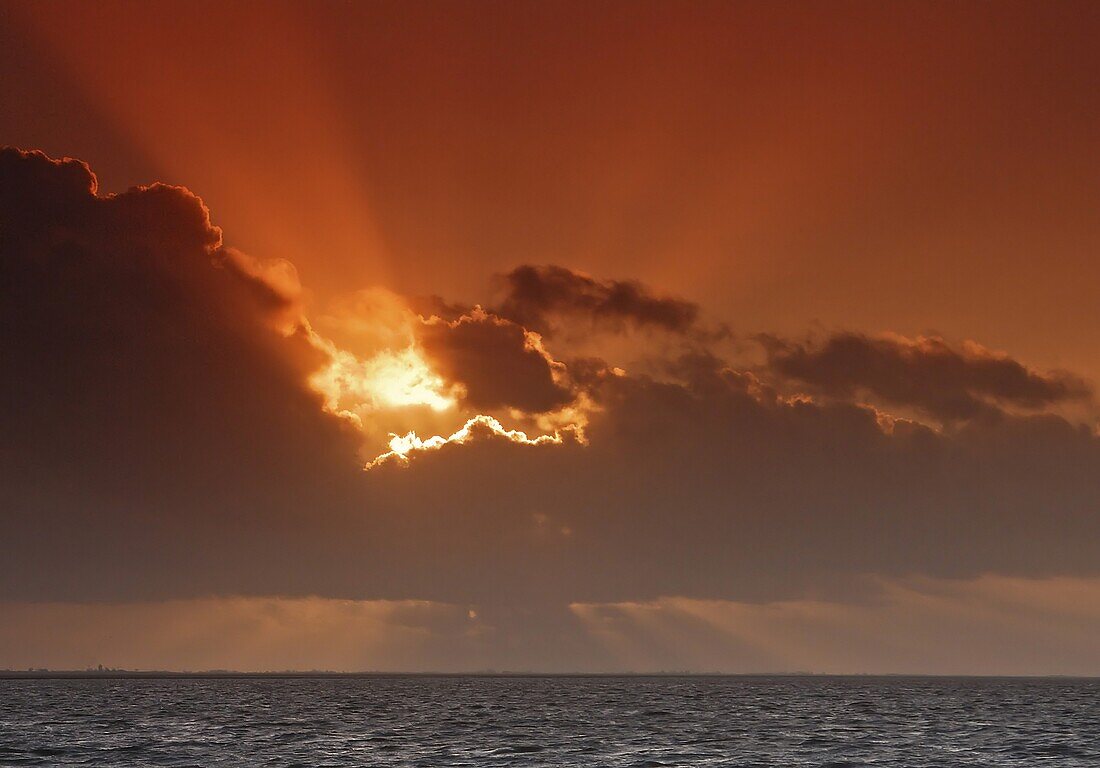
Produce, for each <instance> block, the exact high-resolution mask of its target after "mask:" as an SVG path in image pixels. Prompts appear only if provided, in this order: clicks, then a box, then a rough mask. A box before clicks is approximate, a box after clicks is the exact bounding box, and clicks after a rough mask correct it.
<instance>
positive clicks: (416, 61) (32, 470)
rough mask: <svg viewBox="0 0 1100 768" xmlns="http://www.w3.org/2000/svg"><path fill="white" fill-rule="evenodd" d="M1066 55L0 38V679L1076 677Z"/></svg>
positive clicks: (832, 21)
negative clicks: (304, 671)
mask: <svg viewBox="0 0 1100 768" xmlns="http://www.w3.org/2000/svg"><path fill="white" fill-rule="evenodd" d="M1098 38H1100V6H1098V5H1097V4H1095V3H1076V2H1060V3H1014V2H1002V3H997V4H981V3H967V4H964V3H947V2H942V3H940V2H921V3H917V2H911V3H892V4H881V3H847V2H844V3H840V2H838V3H830V4H822V3H816V2H806V3H802V2H783V3H748V2H744V3H730V2H723V3H709V2H691V3H686V2H683V3H681V2H676V3H673V2H663V3H649V2H600V3H571V2H566V3H550V4H547V3H534V2H484V3H450V2H447V3H444V2H439V3H386V2H376V3H362V4H350V3H349V4H336V3H329V4H313V3H288V2H276V3H233V4H229V5H228V7H226V5H225V4H222V3H213V2H197V3H186V4H184V3H172V4H168V3H165V4H159V3H158V4H153V5H149V4H146V3H138V2H106V3H95V4H79V5H78V4H70V3H54V2H38V3H21V2H9V3H2V0H0V78H2V79H0V85H2V86H3V92H2V94H0V95H2V96H3V100H4V101H3V108H2V109H0V145H7V146H9V147H16V148H19V149H10V148H9V149H3V150H0V269H2V270H3V271H2V272H0V275H2V276H3V278H4V279H3V280H2V281H0V286H2V287H0V291H3V293H2V295H0V298H2V299H3V301H2V302H0V326H2V327H3V328H4V329H5V334H6V339H7V341H6V346H5V354H4V355H3V356H0V403H2V404H3V405H2V406H0V408H3V412H2V413H0V415H2V416H3V419H4V423H5V425H6V427H5V429H4V430H3V431H2V433H0V484H2V486H0V487H3V488H4V490H5V492H6V494H7V495H8V496H9V497H10V503H9V504H5V505H4V506H3V508H2V509H0V528H2V530H3V531H4V533H5V536H6V537H8V538H10V540H11V541H13V542H15V545H14V546H11V547H10V548H9V550H10V551H9V556H8V557H5V558H3V559H0V668H2V667H4V666H5V665H11V664H15V665H18V666H20V667H22V666H43V665H44V666H49V665H82V664H84V663H89V664H91V663H95V662H102V663H108V664H110V665H116V666H127V665H135V666H141V665H144V666H176V667H179V666H184V665H192V666H199V667H201V666H204V665H209V666H233V667H238V668H255V669H259V668H265V665H266V666H279V665H287V666H313V667H319V666H326V665H327V666H330V667H332V668H339V669H364V668H372V669H454V670H464V669H474V668H484V667H498V668H503V667H505V666H508V665H511V667H512V668H525V669H553V670H556V671H562V670H569V669H586V670H600V669H602V670H608V669H616V670H619V669H639V670H646V669H666V668H677V669H683V668H689V669H715V668H720V669H724V670H730V671H754V670H756V671H759V670H761V669H767V670H770V671H776V670H794V669H807V668H813V669H817V670H821V671H843V672H858V671H883V672H890V671H922V672H950V673H959V672H967V671H972V672H981V673H998V672H1009V673H1012V672H1019V673H1029V674H1030V673H1044V672H1045V673H1055V672H1056V673H1063V672H1072V673H1081V672H1087V673H1093V674H1095V673H1097V672H1098V671H1100V667H1098V666H1097V665H1098V664H1100V657H1097V655H1096V652H1095V644H1094V643H1090V642H1089V640H1090V639H1091V637H1092V636H1093V635H1094V634H1095V628H1096V623H1097V616H1098V614H1097V611H1096V609H1095V603H1096V595H1097V592H1098V589H1100V587H1098V584H1100V581H1098V580H1100V550H1098V546H1100V517H1098V516H1097V515H1096V510H1097V509H1098V508H1100V419H1098V416H1100V408H1098V399H1097V396H1096V384H1097V382H1100V354H1098V352H1097V350H1098V349H1100V315H1098V314H1097V312H1096V310H1095V306H1096V300H1097V298H1100V290H1098V286H1100V260H1098V259H1096V258H1095V254H1097V253H1098V252H1100V217H1098V216H1097V215H1096V203H1097V201H1098V200H1100V146H1098V140H1100V139H1098V137H1100V124H1098V123H1100V98H1098V97H1097V93H1100V82H1098V81H1100V52H1098V51H1100V48H1098V47H1097V46H1096V40H1097V39H1098ZM20 150H26V151H20ZM30 150H42V151H44V152H45V153H46V154H41V153H35V152H31V151H30ZM66 157H69V158H76V159H77V160H79V161H83V162H86V163H87V165H83V164H81V163H80V162H77V161H76V160H72V161H64V162H63V161H61V160H60V158H66ZM93 174H95V175H94V176H93ZM95 179H98V194H97V190H96V189H95ZM155 182H161V183H163V184H167V185H178V186H158V185H156V184H155ZM200 198H201V200H200ZM5 619H6V620H5ZM899 626H901V627H902V628H903V630H904V631H901V630H899V629H898V627H899ZM58 627H72V628H73V634H72V636H71V637H68V636H67V637H65V638H64V641H61V640H57V639H56V638H57V636H58V635H59V634H60V633H59V631H58ZM906 627H908V628H909V629H905V628H906ZM105 628H106V629H105ZM910 630H912V631H910ZM917 630H920V631H917ZM925 630H926V631H925ZM265 633H266V634H265ZM792 633H793V635H792ZM120 636H126V637H127V638H128V639H127V641H126V642H122V641H121V640H119V639H118V638H119V637H120ZM245 637H247V638H250V642H247V643H242V638H245ZM792 637H795V638H796V639H791V638H792ZM44 639H49V640H50V641H49V642H44ZM406 641H407V642H406ZM303 647H305V648H306V651H304V652H302V651H301V649H302V648H303ZM990 648H992V649H993V650H990ZM310 649H313V650H312V651H311V650H310ZM853 649H854V650H853ZM303 653H304V655H303ZM43 654H45V655H46V658H43ZM85 659H86V660H87V661H86V662H85V661H84V660H85Z"/></svg>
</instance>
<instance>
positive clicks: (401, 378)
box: [310, 331, 457, 426]
mask: <svg viewBox="0 0 1100 768" xmlns="http://www.w3.org/2000/svg"><path fill="white" fill-rule="evenodd" d="M310 334H311V336H310V338H311V340H312V341H313V343H314V344H315V345H316V346H317V347H318V348H320V349H322V350H323V351H325V352H326V353H327V354H328V356H329V364H328V365H327V366H325V367H324V368H323V369H322V370H321V371H319V372H318V373H316V374H314V375H313V376H312V377H311V378H310V385H311V386H312V387H313V388H314V389H315V390H316V391H317V392H319V393H321V394H322V395H324V396H325V410H327V411H329V412H331V413H335V414H337V415H339V416H341V417H343V418H346V419H348V420H350V421H352V422H353V423H355V424H357V425H359V426H362V423H363V418H364V417H365V416H366V415H367V414H368V413H371V412H373V411H376V410H379V409H381V408H404V407H409V406H427V407H428V408H431V409H432V410H433V411H446V410H448V409H450V408H454V407H455V404H456V401H455V395H456V394H457V391H456V387H454V386H450V387H448V385H447V384H446V382H444V381H443V379H442V377H440V376H439V375H438V374H437V373H435V372H434V371H433V370H432V369H431V367H430V366H429V365H428V363H427V362H426V361H425V360H424V357H423V356H422V355H421V353H420V350H419V348H418V347H417V346H416V345H415V344H410V345H409V346H407V347H405V348H404V349H399V350H391V349H384V350H382V351H380V352H378V353H376V354H375V355H373V356H371V357H368V358H365V359H364V358H360V357H357V356H356V355H354V354H353V353H351V352H348V351H347V350H343V349H340V348H338V347H337V346H336V345H335V344H333V343H332V342H331V341H329V340H328V339H325V338H323V337H321V336H319V335H317V334H316V333H314V332H312V331H310Z"/></svg>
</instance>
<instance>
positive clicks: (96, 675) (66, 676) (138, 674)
mask: <svg viewBox="0 0 1100 768" xmlns="http://www.w3.org/2000/svg"><path fill="white" fill-rule="evenodd" d="M407 677H411V678H433V677H436V678H562V679H569V678H745V679H761V678H808V679H815V680H829V679H834V680H874V679H883V680H894V679H911V680H921V679H926V680H1100V676H1097V675H935V674H912V673H905V672H899V673H873V674H860V673H851V674H817V673H813V672H490V671H485V672H231V671H220V670H216V671H207V672H173V671H169V670H160V671H138V670H103V671H102V672H100V671H98V670H31V671H20V670H10V669H5V670H0V680H173V679H182V680H233V679H245V680H247V679H260V680H263V679H272V680H302V679H321V680H324V679H341V678H349V679H370V678H377V679H392V678H407Z"/></svg>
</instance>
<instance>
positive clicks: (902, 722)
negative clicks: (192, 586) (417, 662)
mask: <svg viewBox="0 0 1100 768" xmlns="http://www.w3.org/2000/svg"><path fill="white" fill-rule="evenodd" d="M1098 694H1100V680H1096V679H1089V680H1084V679H1022V678H1016V679H993V678H958V679H952V678H903V677H891V678H875V677H426V676H413V677H400V676H386V677H340V678H294V679H272V678H266V679H264V678H249V679H194V678H192V679H139V680H135V679H79V680H4V681H0V764H2V765H13V766H14V765H94V766H144V765H175V766H204V767H207V766H242V765H248V766H252V765H256V766H346V765H363V766H396V765H403V766H473V765H478V766H481V765H498V766H513V765H515V766H665V765H668V766H672V765H690V766H701V765H706V766H711V765H714V766H719V765H720V766H746V767H748V766H784V767H787V766H821V767H825V766H831V767H832V768H840V767H841V766H896V767H898V768H903V767H904V768H917V767H919V766H943V767H944V768H948V767H950V768H954V767H955V766H1035V765H1050V766H1082V767H1083V766H1095V765H1097V764H1100V741H1098V740H1097V738H1096V734H1097V733H1100V697H1098Z"/></svg>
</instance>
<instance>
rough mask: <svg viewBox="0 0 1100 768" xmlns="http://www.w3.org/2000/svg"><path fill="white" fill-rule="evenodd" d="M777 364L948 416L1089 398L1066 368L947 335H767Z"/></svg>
mask: <svg viewBox="0 0 1100 768" xmlns="http://www.w3.org/2000/svg"><path fill="white" fill-rule="evenodd" d="M763 342H764V345H765V348H766V349H767V351H768V361H769V365H770V367H771V369H772V370H773V371H774V372H776V373H778V374H780V375H781V376H784V377H788V378H791V379H795V380H797V381H799V382H802V383H804V384H807V385H809V386H811V387H812V388H813V389H815V390H817V391H820V392H822V393H825V394H828V395H832V396H837V397H843V398H851V397H854V396H860V395H863V394H865V393H869V394H871V395H873V396H875V397H877V398H879V399H881V400H882V401H884V402H886V403H889V404H893V405H902V406H912V407H915V408H918V409H920V410H922V411H924V412H925V413H927V414H929V415H931V416H933V417H936V418H940V419H966V418H970V417H973V416H976V415H978V414H980V413H983V412H985V411H987V410H989V408H990V407H991V405H992V404H994V403H996V404H1001V405H1010V406H1016V407H1019V408H1026V409H1032V410H1034V409H1040V408H1043V407H1046V406H1050V405H1053V404H1056V403H1061V402H1065V401H1067V400H1075V399H1083V398H1087V397H1088V396H1089V392H1090V390H1089V387H1088V385H1087V384H1085V382H1083V381H1082V380H1080V379H1079V378H1077V377H1074V376H1071V375H1069V374H1066V373H1060V372H1054V373H1041V372H1038V371H1035V370H1033V369H1030V368H1028V367H1027V366H1025V365H1023V364H1022V363H1020V362H1018V361H1016V360H1013V359H1012V358H1010V357H1007V356H1005V355H998V354H994V353H992V352H990V351H989V350H986V349H984V348H982V347H980V346H978V345H976V344H966V345H963V346H962V347H961V348H958V347H953V346H951V345H949V344H948V343H947V342H945V341H944V340H943V339H942V338H939V337H935V336H933V337H921V338H918V339H915V340H910V339H905V338H902V337H896V336H887V337H878V338H875V337H870V336H866V335H864V334H859V333H837V334H834V335H832V336H830V337H829V338H828V339H826V340H825V341H824V343H821V344H818V345H813V344H800V343H795V342H791V341H785V340H781V339H778V338H775V337H770V336H768V337H763Z"/></svg>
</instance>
